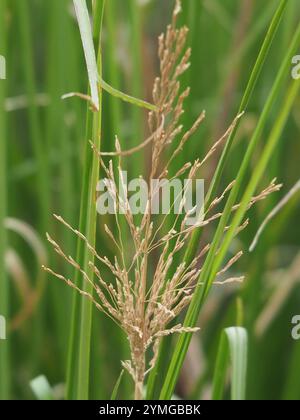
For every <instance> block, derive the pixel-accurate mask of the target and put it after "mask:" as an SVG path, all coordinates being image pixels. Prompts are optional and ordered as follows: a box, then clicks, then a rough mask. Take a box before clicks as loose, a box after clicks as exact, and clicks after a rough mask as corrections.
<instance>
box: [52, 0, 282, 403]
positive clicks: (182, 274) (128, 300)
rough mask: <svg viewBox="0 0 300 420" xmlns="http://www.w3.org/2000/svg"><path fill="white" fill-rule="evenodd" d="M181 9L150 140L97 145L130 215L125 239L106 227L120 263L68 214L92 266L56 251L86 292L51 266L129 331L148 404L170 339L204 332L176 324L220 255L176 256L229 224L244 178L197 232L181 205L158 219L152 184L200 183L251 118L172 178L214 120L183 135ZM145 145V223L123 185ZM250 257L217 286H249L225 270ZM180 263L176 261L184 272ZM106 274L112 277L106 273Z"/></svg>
mask: <svg viewBox="0 0 300 420" xmlns="http://www.w3.org/2000/svg"><path fill="white" fill-rule="evenodd" d="M180 11H181V4H180V1H179V0H178V1H177V2H176V6H175V9H174V12H173V18H172V23H171V25H169V26H168V28H167V31H166V33H165V34H164V35H161V36H160V37H159V51H158V56H159V61H160V76H159V77H158V78H157V79H156V80H155V82H154V88H153V105H151V106H150V107H151V108H152V110H151V111H150V113H149V119H148V121H149V137H148V138H147V139H146V140H145V141H144V142H142V143H141V144H140V145H139V146H137V147H135V148H132V149H130V150H125V151H123V150H122V149H121V145H120V142H119V140H118V139H116V143H115V144H116V151H115V152H112V153H103V152H101V150H100V149H99V144H97V143H96V144H95V142H94V141H91V147H92V149H93V151H94V158H95V157H96V158H98V159H99V163H98V165H101V166H102V168H103V170H104V173H105V175H106V186H107V189H108V192H109V194H110V196H111V197H112V198H113V199H114V203H115V205H116V207H118V208H119V209H121V210H122V211H121V214H118V211H117V208H116V209H115V224H116V226H117V235H114V234H113V233H112V231H111V229H110V228H109V227H108V226H106V225H105V227H104V230H105V232H106V234H107V236H108V238H109V240H110V241H111V243H112V245H113V246H114V247H115V252H116V255H115V257H114V259H112V260H110V259H109V258H107V257H106V256H102V255H100V254H99V252H98V251H97V249H96V245H95V241H92V242H91V240H90V238H89V235H87V234H86V233H85V232H86V230H85V229H84V230H83V231H82V229H79V230H78V229H76V228H74V227H73V226H71V225H70V224H69V223H68V222H67V221H65V220H64V219H63V218H62V217H61V216H55V217H56V219H57V220H58V221H59V222H61V223H62V224H63V225H64V226H65V227H67V228H68V229H69V230H71V231H72V232H73V233H74V234H75V235H77V237H78V239H79V241H80V242H81V243H82V245H81V247H82V246H84V249H85V251H84V253H85V255H86V258H85V259H83V261H84V264H82V262H81V261H82V260H81V259H78V258H77V259H74V258H73V257H72V256H69V255H68V254H67V253H66V252H65V251H64V250H63V248H62V246H61V245H60V244H58V243H57V242H56V241H55V240H54V239H52V237H51V236H50V235H47V238H48V240H49V242H50V243H51V244H52V245H53V247H54V250H55V251H56V252H57V253H58V254H59V255H60V256H61V257H63V258H64V260H65V261H66V262H67V263H69V264H70V265H71V266H72V267H73V268H75V270H76V271H77V273H78V275H80V276H81V277H82V278H83V280H84V284H85V286H84V287H82V286H81V285H80V283H78V282H77V281H74V280H72V279H69V278H67V277H65V276H63V275H61V274H59V273H56V272H55V271H53V270H52V269H50V268H45V269H46V270H47V271H48V272H50V273H51V274H53V275H54V276H56V277H58V278H59V279H61V280H63V281H65V282H66V283H67V284H68V285H69V286H71V287H72V288H73V289H75V290H76V291H78V292H79V293H80V294H81V295H83V296H84V297H85V298H87V299H88V300H90V301H91V302H92V303H93V304H94V305H95V306H96V307H97V309H99V310H100V311H101V312H104V313H105V314H106V315H107V316H108V317H110V318H111V319H112V320H113V321H114V322H116V323H117V324H118V325H119V326H120V327H121V328H122V330H123V331H124V332H125V334H126V336H127V338H128V341H129V346H130V352H131V359H130V360H126V361H123V362H122V365H123V367H124V368H125V369H126V370H127V371H128V372H129V374H130V375H131V376H132V378H133V381H134V384H135V399H142V398H143V397H144V393H143V387H144V382H145V377H146V375H147V374H148V373H149V372H150V371H151V369H153V368H154V366H155V364H156V362H157V358H158V354H159V349H160V343H161V340H162V338H163V337H164V336H167V335H170V334H173V333H179V334H191V333H193V332H196V331H198V330H199V328H198V327H197V326H193V327H190V326H186V325H182V324H181V323H180V322H179V321H177V322H174V321H175V320H176V319H177V317H178V316H179V315H180V314H181V313H182V311H183V310H184V309H185V308H186V307H187V306H188V305H189V304H190V303H191V301H192V300H193V299H194V290H195V286H196V285H197V279H198V278H199V276H200V275H201V273H202V271H203V260H204V259H205V258H206V255H207V253H210V254H209V255H211V242H212V241H209V240H208V241H207V242H206V243H204V244H201V247H200V244H198V246H197V248H200V249H199V251H198V252H197V253H196V256H195V257H193V258H192V259H191V260H190V261H188V262H186V261H183V262H181V263H178V264H177V263H176V257H177V255H178V254H179V255H182V253H184V252H185V251H186V246H187V242H188V240H189V239H190V236H191V235H192V234H193V232H195V230H199V229H200V228H201V229H203V228H204V227H206V226H208V225H209V224H212V223H213V222H214V221H218V220H219V219H221V220H222V217H223V211H222V209H220V205H221V203H222V201H223V200H224V199H225V197H226V196H227V194H229V193H230V192H231V191H232V190H234V188H235V181H232V182H231V183H230V184H229V185H228V186H227V187H226V188H225V190H224V192H223V193H222V194H221V195H220V196H217V197H210V200H209V202H208V203H206V204H205V208H204V214H203V215H202V217H201V218H200V217H199V220H198V222H197V223H195V224H193V225H192V226H188V225H187V219H188V217H189V216H190V215H191V214H190V213H189V212H187V213H186V214H182V213H179V214H178V215H176V216H175V217H174V214H172V208H171V209H170V211H169V213H168V214H167V215H165V216H162V217H160V216H157V215H153V212H152V205H153V202H154V201H155V199H156V198H157V196H158V194H159V190H158V189H157V188H155V187H154V185H155V183H153V182H152V181H154V180H158V181H163V180H165V179H168V180H173V179H175V178H178V177H183V176H184V175H186V176H187V179H188V180H193V179H195V178H196V177H197V176H198V174H199V172H200V169H201V168H202V166H203V165H204V163H205V162H206V161H207V160H208V159H209V158H210V157H211V156H212V155H214V154H215V152H216V151H217V149H218V148H220V147H221V146H222V144H223V143H224V142H225V141H226V140H227V139H228V137H229V138H230V136H231V135H232V133H233V132H234V130H235V127H236V124H237V123H238V121H239V119H240V118H241V117H242V113H240V114H239V115H238V116H237V117H236V119H235V120H234V122H233V123H232V125H231V126H230V127H229V129H228V130H227V132H226V133H225V134H224V135H223V136H222V137H221V138H220V139H219V140H218V141H217V142H216V143H214V145H213V146H212V147H211V148H210V150H209V151H208V152H207V153H206V155H205V156H203V158H202V159H196V160H195V161H194V162H186V163H184V164H183V165H182V166H181V168H179V169H178V170H177V171H176V173H171V169H170V165H171V163H173V162H174V161H176V159H177V158H178V156H179V155H180V154H181V153H182V150H183V148H184V146H185V145H186V143H187V142H188V141H189V140H190V139H191V137H192V136H193V134H195V132H196V131H197V129H198V128H199V126H200V124H201V123H202V121H203V120H204V117H205V113H204V112H201V113H200V115H199V117H198V118H197V119H196V121H195V122H194V124H193V125H192V127H191V128H190V129H189V130H188V131H186V132H183V126H182V125H181V117H182V114H183V112H184V101H185V99H186V98H187V97H188V95H189V93H190V90H189V88H187V89H185V90H183V91H182V89H181V86H180V77H181V76H182V75H183V74H184V73H185V72H186V71H187V70H188V68H189V65H190V64H189V60H190V56H191V49H189V48H186V39H187V34H188V29H187V28H186V27H182V28H179V29H178V28H177V18H178V15H179V13H180ZM98 29H99V27H98ZM98 40H99V38H98ZM99 49H100V46H99ZM98 62H99V57H98ZM99 85H100V86H102V87H103V88H104V89H106V90H108V91H109V92H110V93H112V94H114V95H116V96H120V97H121V98H122V99H125V100H128V99H129V100H130V101H131V102H133V103H136V104H138V105H142V106H143V103H141V101H138V100H135V99H134V98H131V99H130V97H126V96H125V95H122V94H121V93H119V92H117V91H115V90H114V89H112V88H111V87H110V86H108V85H107V84H105V83H104V82H103V80H102V79H101V75H100V80H99ZM92 94H93V92H92ZM92 101H93V105H94V108H93V110H90V111H89V112H94V115H93V120H94V127H96V130H97V132H96V137H98V138H100V133H101V131H100V128H101V125H100V122H99V119H100V118H101V112H100V111H99V109H101V103H100V104H98V103H97V104H96V107H95V101H94V100H93V99H92ZM144 105H145V106H146V107H149V104H146V103H144ZM241 111H243V110H241ZM97 121H98V122H97ZM92 138H95V136H92ZM145 147H151V153H150V169H149V173H148V176H147V181H148V185H149V191H148V196H147V200H146V203H145V209H144V210H145V211H144V214H143V215H142V216H136V215H134V214H133V212H132V209H131V206H130V202H129V199H128V196H127V194H123V193H122V192H124V191H126V185H125V183H124V181H123V178H122V174H123V170H122V159H123V158H125V157H128V158H129V159H130V156H132V154H133V153H139V152H140V150H142V149H144V148H145ZM105 156H112V157H115V158H116V160H117V164H116V165H114V163H113V161H109V162H108V163H106V162H105ZM93 165H94V166H93V167H94V174H96V173H98V171H97V170H96V169H95V168H96V166H95V165H96V164H95V163H94V164H93ZM117 178H120V179H121V180H122V181H123V183H121V184H122V185H121V187H120V186H118V185H117V181H116V179H117ZM91 188H92V190H90V191H91V192H90V194H93V191H94V192H96V186H95V177H93V184H92V185H90V186H89V189H91ZM279 188H280V185H277V184H276V182H275V181H274V180H273V181H272V182H271V183H270V185H269V186H268V187H267V188H265V189H264V190H263V191H262V192H261V193H260V194H258V195H256V196H253V197H252V198H251V197H250V199H249V200H248V202H247V204H246V206H245V204H244V205H243V215H244V213H245V211H246V210H248V209H250V207H252V206H253V205H254V204H255V203H257V202H258V201H261V200H263V199H265V198H266V197H267V196H268V195H269V194H271V193H272V192H275V191H278V190H279ZM121 190H122V191H121ZM185 193H186V191H184V194H183V196H181V197H180V202H179V208H181V209H182V208H183V207H184V204H185V200H186V194H185ZM176 199H177V197H175V200H174V201H175V202H176ZM94 205H95V203H94ZM194 210H195V209H193V211H194ZM239 211H240V204H237V203H235V202H234V203H232V206H231V208H230V213H233V214H235V213H237V214H239ZM90 213H91V214H90V215H89V217H88V220H89V223H92V224H93V226H95V218H96V209H95V208H94V209H93V210H91V212H90ZM91 218H92V219H91ZM123 219H125V222H126V224H127V228H126V232H124V229H121V228H120V226H121V223H122V226H124V220H123ZM82 222H83V221H82ZM85 223H87V221H85ZM247 225H248V219H246V220H239V223H237V224H236V226H235V227H234V230H233V231H232V228H231V226H228V225H226V224H225V225H224V226H223V228H222V236H223V235H226V233H227V232H232V237H234V236H236V235H238V234H239V233H240V232H241V231H242V230H244V229H245V228H246V227H247ZM93 237H94V236H93V235H92V238H93ZM129 238H130V239H129ZM125 241H126V242H125ZM81 249H83V248H81ZM157 252H159V256H157V255H156V258H155V257H153V254H155V253H157ZM219 252H220V248H219V247H216V248H215V249H214V251H213V256H214V257H216V258H217V257H218V254H219ZM89 256H90V257H91V258H90V257H89ZM241 256H242V252H238V253H236V255H235V256H233V257H232V258H230V259H229V260H228V261H227V262H226V263H225V264H224V266H223V268H219V269H218V270H217V272H216V273H215V276H214V278H213V279H212V284H218V285H224V284H226V283H229V282H230V283H232V282H234V281H237V282H241V281H242V280H243V278H242V277H238V278H229V279H224V273H225V272H226V271H228V270H229V269H230V268H231V267H232V266H233V264H234V263H235V262H236V261H237V260H238V259H239V258H240V257H241ZM97 263H99V265H97ZM174 264H176V265H175V267H174ZM107 269H108V271H109V272H110V274H107V272H108V271H107ZM103 273H105V274H103ZM200 285H201V284H200ZM198 287H199V283H198ZM81 323H82V320H81ZM83 327H84V325H83ZM86 368H87V367H86Z"/></svg>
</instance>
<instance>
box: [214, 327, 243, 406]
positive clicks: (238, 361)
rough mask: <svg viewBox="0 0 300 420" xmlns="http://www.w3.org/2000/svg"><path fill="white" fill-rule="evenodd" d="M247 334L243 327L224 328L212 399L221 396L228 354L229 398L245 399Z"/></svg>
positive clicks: (219, 398) (217, 398) (218, 398)
mask: <svg viewBox="0 0 300 420" xmlns="http://www.w3.org/2000/svg"><path fill="white" fill-rule="evenodd" d="M247 353H248V334H247V331H246V330H245V329H244V328H241V327H230V328H226V329H225V330H224V331H223V333H222V336H221V341H220V346H219V351H218V356H217V362H216V366H215V374H214V382H213V394H212V399H213V400H221V399H222V398H223V392H224V385H225V380H226V373H227V368H228V361H229V360H228V359H229V357H228V356H230V360H231V365H232V372H231V399H232V400H245V397H246V378H247Z"/></svg>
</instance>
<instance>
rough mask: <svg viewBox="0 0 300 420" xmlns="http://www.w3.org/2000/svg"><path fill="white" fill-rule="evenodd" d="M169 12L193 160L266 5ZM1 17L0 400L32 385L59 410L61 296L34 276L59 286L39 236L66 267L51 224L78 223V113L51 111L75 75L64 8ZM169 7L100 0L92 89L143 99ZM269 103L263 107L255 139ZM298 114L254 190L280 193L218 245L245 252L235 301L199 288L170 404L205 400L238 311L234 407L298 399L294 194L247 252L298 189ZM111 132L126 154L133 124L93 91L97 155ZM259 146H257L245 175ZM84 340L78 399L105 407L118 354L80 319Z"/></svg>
mask: <svg viewBox="0 0 300 420" xmlns="http://www.w3.org/2000/svg"><path fill="white" fill-rule="evenodd" d="M182 3H183V13H182V15H181V18H180V19H181V20H182V23H185V24H186V25H188V26H189V28H190V33H189V43H190V45H191V46H192V50H193V52H192V66H191V68H190V70H189V71H188V73H187V76H185V79H184V84H185V85H189V86H190V87H191V89H192V94H191V96H190V98H189V99H188V104H187V107H186V109H187V112H186V114H185V116H184V125H185V126H186V127H188V126H190V125H191V124H192V123H193V121H194V120H195V118H196V117H197V115H198V114H199V113H200V112H201V110H202V109H205V110H206V113H207V118H206V121H205V123H204V125H202V127H201V129H200V131H199V132H198V133H197V135H196V136H194V137H193V139H192V141H191V142H190V143H189V144H188V147H187V148H186V149H185V155H184V158H185V160H186V161H188V160H190V159H194V158H195V157H201V156H203V155H205V151H207V150H208V149H209V147H210V146H211V145H212V144H213V142H214V141H215V140H217V138H219V137H220V135H221V134H222V133H224V132H225V131H226V129H227V127H228V126H229V125H230V123H231V121H232V119H233V118H234V117H235V115H236V113H237V110H238V107H239V104H240V100H241V97H242V94H243V91H244V89H245V86H246V84H247V81H248V79H249V75H250V72H251V69H252V67H253V64H254V62H255V59H256V57H257V54H258V51H259V49H260V46H261V43H262V41H263V39H264V36H265V34H266V31H267V28H268V26H269V23H270V20H271V18H272V16H273V13H274V11H275V9H276V7H277V6H278V1H277V0H264V1H261V0H183V2H182ZM0 4H1V8H0V28H1V29H0V54H1V55H3V56H5V58H6V64H7V78H6V80H5V81H4V80H0V105H1V116H0V143H1V149H0V167H1V172H0V207H1V212H0V218H1V228H0V237H1V244H0V256H1V266H0V280H1V285H0V293H1V295H0V314H2V315H6V316H7V329H8V331H7V340H6V341H5V342H4V341H0V347H2V348H1V358H0V363H1V373H0V374H1V377H2V380H1V387H0V399H1V398H6V397H9V398H11V399H31V398H35V397H34V395H33V393H32V391H31V389H30V386H29V383H30V380H31V379H33V378H34V377H36V376H38V375H41V374H43V375H45V376H46V377H47V379H48V381H49V383H50V384H51V385H52V386H54V387H55V391H56V393H57V396H58V397H62V395H63V391H62V388H63V383H64V378H65V371H66V359H67V351H68V338H69V331H70V321H71V302H72V292H71V290H69V289H68V288H67V287H66V286H65V285H63V284H60V282H58V281H56V280H53V279H52V278H51V279H50V278H49V277H47V276H46V275H45V274H44V273H43V272H42V270H41V265H42V264H44V263H46V262H47V263H48V264H50V265H51V267H54V268H55V271H58V272H61V273H64V274H65V275H71V273H70V272H66V266H65V264H64V263H63V261H61V260H60V259H59V258H58V257H56V256H55V255H54V253H53V252H52V251H51V250H50V249H48V245H47V244H46V241H45V232H46V231H47V232H50V233H51V234H53V235H54V237H55V238H56V239H58V240H59V241H60V243H63V244H64V246H65V247H66V248H67V249H68V250H70V251H69V252H70V253H71V254H72V255H74V253H75V246H76V242H75V238H74V237H72V235H70V234H69V233H68V232H67V231H66V230H64V229H63V228H61V226H59V225H58V224H57V223H55V221H54V220H53V217H52V213H56V214H61V215H63V217H64V218H65V219H66V220H68V221H69V222H70V223H72V224H73V225H75V226H77V225H78V219H79V208H80V188H81V180H82V158H83V149H84V144H85V142H86V139H85V114H86V104H85V103H84V101H82V100H80V99H77V98H74V99H70V100H68V101H62V100H61V96H62V95H63V94H65V93H68V92H82V93H85V92H86V91H87V85H88V81H87V72H86V67H85V62H84V56H83V50H82V44H81V40H80V35H79V30H78V25H77V22H76V19H75V14H74V11H73V6H72V1H70V0H51V1H47V0H9V1H8V2H5V1H4V0H0ZM173 4H174V2H173V1H172V0H149V1H146V0H144V1H142V0H140V1H138V0H108V1H107V5H106V9H105V16H104V29H103V66H104V69H103V78H104V80H106V81H107V82H108V83H110V84H111V85H112V86H114V87H116V88H119V89H122V90H123V91H125V92H127V93H129V94H131V95H134V96H137V97H140V98H144V99H147V100H149V101H151V90H152V84H153V80H154V77H155V76H156V75H157V74H158V60H157V53H156V50H157V37H158V35H159V34H160V33H161V32H162V31H163V30H164V29H165V26H166V24H167V23H168V22H169V20H170V16H171V10H172V7H173ZM299 19H300V8H299V0H290V1H289V2H288V6H287V10H286V13H285V15H284V18H283V20H282V22H281V25H280V28H279V31H278V33H277V34H276V37H275V39H274V41H273V45H272V48H271V50H270V53H269V55H268V57H267V61H266V63H265V65H264V68H263V71H262V74H261V76H260V78H259V81H258V84H257V86H256V88H255V92H254V95H253V97H252V100H251V103H250V106H249V109H248V112H247V114H246V116H245V117H244V119H243V122H242V124H241V127H240V129H239V132H238V136H237V139H236V141H235V143H234V147H233V149H232V152H231V155H230V158H229V162H228V164H227V165H226V170H225V173H224V175H223V179H222V186H221V187H220V191H222V187H225V186H226V185H227V184H228V182H230V181H231V180H232V179H234V177H235V175H236V173H237V170H238V168H239V165H240V162H241V159H242V157H243V156H244V153H245V148H246V145H247V142H248V140H249V138H250V135H251V133H252V132H253V130H254V128H255V126H256V123H257V120H258V117H259V115H260V113H261V111H262V108H263V105H264V103H265V101H266V98H267V95H268V93H269V91H270V88H271V87H272V84H273V82H274V78H275V75H276V73H277V71H278V68H279V66H280V64H281V60H282V58H283V56H284V54H285V52H286V50H287V48H288V45H289V43H290V40H291V38H292V36H293V33H294V30H295V27H296V25H297V24H298V23H299ZM299 54H300V45H299ZM288 82H289V80H287V83H288ZM284 93H285V91H284V90H283V91H282V95H283V94H284ZM281 99H282V98H280V97H278V100H277V102H276V103H275V105H274V107H273V115H271V116H270V118H269V120H268V126H267V129H266V133H265V134H266V136H267V134H268V133H269V131H270V129H271V128H272V126H273V125H274V121H275V119H276V115H277V113H278V110H279V109H280V106H281ZM299 105H300V98H298V101H297V104H295V106H294V109H293V112H292V115H291V117H290V119H289V123H288V126H287V127H286V128H285V131H284V135H283V138H282V139H281V142H280V144H279V147H278V148H277V150H276V153H274V156H273V158H272V162H271V164H270V165H269V168H268V172H267V174H266V176H265V180H264V184H262V186H263V185H265V184H267V183H269V182H270V180H271V179H272V178H273V177H275V176H276V177H277V178H278V180H279V182H282V183H283V184H284V186H283V188H282V191H281V192H280V193H277V194H275V195H273V196H272V197H271V198H269V199H268V200H267V201H266V202H262V203H260V204H259V205H258V206H256V207H255V209H253V210H251V212H250V218H251V224H250V226H249V228H248V229H247V230H246V231H245V232H243V234H242V235H240V236H239V238H238V239H236V240H235V242H234V243H233V244H232V249H231V252H232V255H233V254H234V253H235V252H236V250H237V249H240V248H242V249H243V250H244V251H245V256H244V257H243V258H242V259H241V261H240V262H239V263H238V265H237V266H235V267H234V270H235V271H234V273H233V274H237V273H238V274H240V273H245V274H246V281H245V283H244V285H243V286H242V287H240V286H239V287H237V286H228V287H222V288H215V289H214V290H213V292H212V294H211V296H210V298H209V300H208V302H207V303H206V305H205V308H204V310H203V311H202V313H201V316H200V320H199V325H200V326H201V333H200V334H199V335H197V337H194V339H193V341H192V345H191V347H190V351H189V356H188V358H187V361H186V364H185V366H184V369H183V372H182V376H181V379H180V382H179V384H178V389H177V394H178V395H179V396H181V397H183V398H189V397H193V398H197V399H198V398H210V389H211V381H212V376H213V370H214V365H215V360H216V352H217V347H218V343H219V339H220V333H221V331H222V329H223V328H224V327H226V326H231V325H235V324H236V322H237V321H236V317H237V315H236V314H237V312H239V313H240V314H241V312H242V316H241V317H240V323H241V324H242V325H243V326H244V327H246V328H247V330H248V332H249V337H250V343H249V366H248V379H247V381H248V382H247V398H249V399H300V386H299V385H300V379H299V378H300V341H299V342H297V341H294V340H293V339H292V337H291V328H292V324H291V320H292V317H293V316H294V315H296V314H300V287H299V280H300V225H299V210H300V207H299V206H300V204H299V198H300V197H299V194H297V195H295V196H294V198H293V199H292V200H291V201H290V202H289V203H288V205H287V206H286V207H285V209H284V210H283V211H282V212H281V213H280V215H278V216H277V217H276V218H275V219H274V221H273V222H272V223H271V224H270V225H269V226H268V228H267V229H266V231H265V233H264V234H263V236H262V238H261V240H260V242H259V245H258V247H257V248H256V250H255V251H254V252H253V253H252V254H249V253H248V248H249V245H250V243H251V241H252V239H253V237H254V235H255V233H256V231H257V229H258V227H259V225H260V224H261V222H262V221H263V220H264V218H265V216H266V215H267V214H268V212H269V211H270V210H271V209H272V207H273V206H274V205H275V204H276V203H277V202H278V201H279V199H280V197H281V196H283V195H284V194H286V193H287V192H288V191H289V189H290V188H291V187H292V186H293V185H294V184H295V183H296V181H298V179H299V156H300V141H299V140H300V139H299V129H300V125H299V124H300V111H299V110H300V107H299ZM115 134H118V136H119V139H120V141H121V144H122V147H123V148H125V149H128V148H130V147H132V146H134V145H136V144H138V143H139V142H140V141H141V140H142V139H143V137H145V136H146V113H145V112H144V111H141V110H140V109H137V108H135V107H133V106H130V105H128V104H124V103H123V102H120V101H119V100H118V99H116V98H112V97H110V96H109V95H108V94H106V93H104V106H103V142H102V149H103V150H105V151H110V150H113V148H114V136H115ZM263 145H264V141H263V139H262V141H261V142H260V144H259V147H258V148H257V150H256V152H255V153H256V156H254V158H253V161H252V169H251V170H254V169H255V165H256V157H257V156H259V154H260V151H261V150H262V147H263ZM140 156H142V158H141V157H140ZM216 162H217V157H216V156H215V157H214V158H213V159H212V160H211V161H210V164H209V165H207V166H206V168H205V171H203V174H201V175H202V176H203V177H204V178H205V179H206V180H209V179H210V178H211V176H212V174H213V171H214V168H215V166H216ZM128 165H129V168H130V170H131V171H132V173H135V174H140V173H142V171H143V168H145V167H146V165H147V156H146V154H144V155H143V154H142V155H139V157H138V158H133V159H131V160H130V162H129V163H128ZM249 175H250V171H249ZM99 226H100V225H99ZM98 231H99V233H98V247H99V249H101V253H102V254H103V255H109V253H110V252H111V249H110V246H109V244H108V243H107V241H106V238H105V237H104V235H103V234H102V233H103V232H102V230H101V228H100V229H99V230H98ZM5 272H6V273H7V278H8V282H6V280H5ZM7 284H8V287H6V285H7ZM237 308H240V310H239V311H238V310H237ZM241 308H242V309H241ZM92 340H93V342H92V361H91V398H97V399H104V398H109V396H110V394H111V391H112V389H113V386H114V384H115V382H116V380H117V377H118V375H119V373H120V369H121V367H120V359H124V358H126V352H127V350H126V342H125V341H124V337H122V334H121V333H120V332H119V330H118V329H117V328H116V327H115V326H114V325H113V324H112V323H111V322H110V321H109V320H107V319H106V318H105V317H103V316H102V315H101V314H99V313H95V315H94V317H93V338H92ZM6 350H7V354H6ZM8 359H9V364H8V363H7V361H8ZM131 387H132V384H131V383H130V380H128V381H127V380H125V381H124V383H123V384H122V392H123V395H124V396H127V397H130V395H131ZM7 390H9V394H8V395H7ZM1 392H2V395H1Z"/></svg>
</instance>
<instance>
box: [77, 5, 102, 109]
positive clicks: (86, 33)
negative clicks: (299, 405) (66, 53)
mask: <svg viewBox="0 0 300 420" xmlns="http://www.w3.org/2000/svg"><path fill="white" fill-rule="evenodd" d="M73 4H74V7H75V12H76V17H77V20H78V24H79V29H80V34H81V40H82V45H83V50H84V56H85V61H86V66H87V71H88V76H89V83H90V90H91V98H92V102H93V105H94V106H95V108H96V110H97V111H99V106H100V104H99V93H98V67H97V58H96V53H95V48H94V44H93V36H92V28H91V23H90V17H89V11H88V8H87V4H86V0H73Z"/></svg>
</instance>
